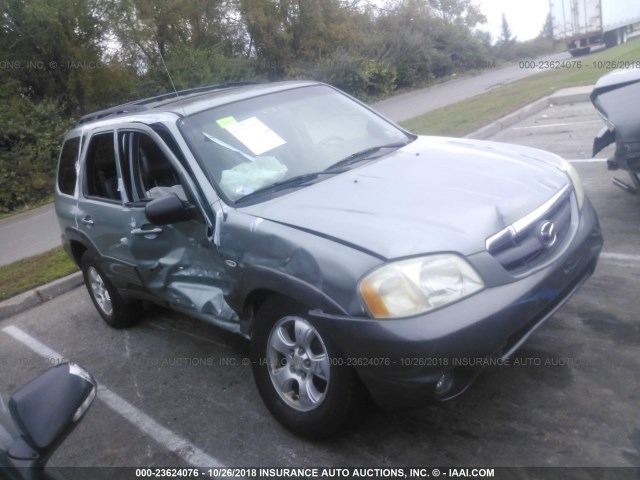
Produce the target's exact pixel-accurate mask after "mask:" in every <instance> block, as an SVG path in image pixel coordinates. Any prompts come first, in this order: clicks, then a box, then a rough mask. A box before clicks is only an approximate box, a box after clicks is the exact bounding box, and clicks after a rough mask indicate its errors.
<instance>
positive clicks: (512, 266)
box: [487, 185, 571, 273]
mask: <svg viewBox="0 0 640 480" xmlns="http://www.w3.org/2000/svg"><path fill="white" fill-rule="evenodd" d="M570 227H571V188H570V187H569V186H568V185H567V186H565V188H563V189H562V190H561V191H560V192H558V193H557V194H556V195H554V196H553V197H552V198H551V199H550V200H549V201H547V202H545V204H544V205H542V206H541V207H539V208H537V209H536V210H534V211H533V212H531V213H530V214H529V215H527V216H525V217H524V218H522V219H520V220H519V221H517V222H515V223H514V224H513V225H510V226H509V227H507V228H505V229H504V230H502V231H500V232H498V233H497V234H495V235H493V236H492V237H490V238H489V239H487V250H488V251H489V253H490V254H491V255H493V256H494V258H495V259H496V260H497V261H498V262H499V263H500V264H501V265H502V266H503V267H504V268H505V269H506V270H507V271H509V272H511V273H521V272H523V271H526V270H529V269H531V268H533V267H535V266H536V265H539V264H540V263H542V262H544V261H545V260H546V259H547V258H549V257H550V256H552V255H553V253H554V252H555V251H556V250H557V248H558V247H559V246H560V245H562V244H563V243H564V241H565V239H566V238H567V234H568V232H569V230H570Z"/></svg>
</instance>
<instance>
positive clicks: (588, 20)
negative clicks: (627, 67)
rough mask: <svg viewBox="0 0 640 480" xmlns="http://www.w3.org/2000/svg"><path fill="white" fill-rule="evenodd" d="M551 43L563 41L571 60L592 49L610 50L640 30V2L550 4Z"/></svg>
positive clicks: (568, 0) (562, 0) (564, 0)
mask: <svg viewBox="0 0 640 480" xmlns="http://www.w3.org/2000/svg"><path fill="white" fill-rule="evenodd" d="M549 7H550V12H551V22H552V25H553V39H554V41H556V42H558V41H563V42H565V43H566V45H567V49H568V50H569V53H571V55H573V56H577V55H583V54H585V53H588V52H589V51H590V50H591V47H592V46H595V45H601V44H603V43H604V44H605V45H606V47H607V48H608V47H613V46H616V45H619V44H621V43H625V42H626V41H627V36H628V35H629V34H630V33H631V32H633V30H634V29H640V0H550V1H549Z"/></svg>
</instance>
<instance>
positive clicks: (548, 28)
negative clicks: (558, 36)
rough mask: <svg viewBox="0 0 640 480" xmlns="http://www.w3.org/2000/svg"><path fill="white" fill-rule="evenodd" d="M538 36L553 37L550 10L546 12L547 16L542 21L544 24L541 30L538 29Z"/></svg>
mask: <svg viewBox="0 0 640 480" xmlns="http://www.w3.org/2000/svg"><path fill="white" fill-rule="evenodd" d="M538 36H539V37H540V38H546V39H552V38H553V18H552V17H551V12H549V13H547V18H546V20H545V21H544V25H543V26H542V30H540V34H539V35H538Z"/></svg>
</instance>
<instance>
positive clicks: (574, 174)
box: [560, 158, 584, 208]
mask: <svg viewBox="0 0 640 480" xmlns="http://www.w3.org/2000/svg"><path fill="white" fill-rule="evenodd" d="M560 160H561V162H562V167H561V168H562V170H563V171H564V172H565V173H566V174H567V175H568V176H569V178H570V179H571V183H573V190H574V191H575V192H576V200H577V201H578V208H582V205H584V188H583V187H582V180H581V179H580V175H579V174H578V171H577V170H576V169H575V167H574V166H573V165H571V164H570V163H569V162H567V161H566V160H565V159H564V158H560Z"/></svg>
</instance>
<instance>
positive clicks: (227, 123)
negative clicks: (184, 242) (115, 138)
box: [180, 85, 410, 201]
mask: <svg viewBox="0 0 640 480" xmlns="http://www.w3.org/2000/svg"><path fill="white" fill-rule="evenodd" d="M180 128H181V130H182V132H183V134H184V135H185V137H186V138H187V141H188V142H189V144H190V145H191V148H192V149H193V150H194V152H193V153H194V156H195V157H196V159H197V160H198V162H199V163H200V165H201V166H202V167H203V168H204V170H205V171H206V173H207V175H208V176H209V179H210V180H211V181H212V182H215V183H216V184H217V185H218V186H219V188H220V189H221V190H222V191H223V192H224V194H225V195H226V196H227V197H228V198H230V199H231V200H234V201H236V200H239V199H241V198H242V197H244V196H247V195H251V194H254V195H252V197H253V196H255V194H256V193H260V192H261V191H267V190H268V188H269V187H270V186H273V185H274V184H277V185H278V186H280V187H282V185H291V186H294V185H295V186H301V185H304V184H306V183H305V182H295V181H292V182H286V181H287V180H288V179H293V178H294V177H296V178H300V179H304V180H305V181H306V180H308V178H309V175H310V174H314V173H320V172H324V170H327V169H331V168H332V167H333V166H335V165H336V164H338V163H340V162H341V161H344V160H345V159H348V160H350V161H348V162H346V163H344V165H345V166H346V165H347V164H349V165H351V164H352V163H355V162H353V161H351V160H354V157H353V156H354V154H358V155H359V154H360V153H363V152H366V153H367V155H361V157H366V158H369V156H373V154H374V153H376V154H377V153H378V152H380V153H381V154H382V153H388V152H389V151H390V150H389V149H388V148H386V146H387V145H389V146H390V147H389V148H391V147H393V148H398V147H399V146H402V145H404V144H406V143H408V142H409V141H410V138H409V137H408V136H407V135H406V134H405V133H404V132H403V131H402V130H400V129H398V128H397V127H396V126H394V125H393V124H391V123H389V122H387V121H385V120H383V119H382V118H380V117H379V116H377V115H376V114H374V113H372V112H370V111H369V110H367V109H366V108H365V107H363V106H362V105H360V104H358V103H357V102H354V101H353V100H351V99H350V98H349V97H347V96H345V95H343V94H341V93H339V92H338V91H336V90H334V89H333V88H330V87H328V86H324V85H313V86H307V87H301V88H295V89H291V90H286V91H282V92H277V93H272V94H268V95H262V96H259V97H255V98H250V99H247V100H242V101H239V102H235V103H232V104H228V105H223V106H220V107H216V108H213V109H211V110H207V111H204V112H200V113H197V114H195V115H192V116H190V117H188V118H187V119H186V120H185V121H183V122H181V125H180ZM350 157H351V158H350ZM360 159H361V158H360V155H359V157H358V160H360ZM340 171H344V170H335V171H333V172H331V173H334V174H337V173H340ZM327 176H329V175H318V176H317V179H322V178H326V177H327ZM283 182H285V183H283ZM280 189H281V188H280ZM280 189H279V190H280Z"/></svg>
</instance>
